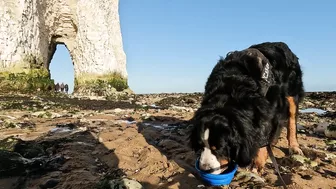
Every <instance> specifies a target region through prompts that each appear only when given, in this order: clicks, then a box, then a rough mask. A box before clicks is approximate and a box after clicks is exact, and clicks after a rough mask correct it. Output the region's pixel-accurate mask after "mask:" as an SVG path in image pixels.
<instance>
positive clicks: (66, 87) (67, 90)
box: [64, 84, 69, 94]
mask: <svg viewBox="0 0 336 189" xmlns="http://www.w3.org/2000/svg"><path fill="white" fill-rule="evenodd" d="M64 90H65V92H66V94H68V92H69V85H68V84H65V85H64Z"/></svg>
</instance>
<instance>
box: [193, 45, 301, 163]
mask: <svg viewBox="0 0 336 189" xmlns="http://www.w3.org/2000/svg"><path fill="white" fill-rule="evenodd" d="M251 48H252V49H258V50H259V51H260V52H261V53H262V55H263V56H264V57H262V56H259V55H256V54H253V53H247V52H248V51H234V52H232V53H229V54H228V55H227V56H226V58H225V59H224V58H220V60H219V61H218V63H217V65H216V66H215V67H214V68H213V70H212V73H211V74H210V76H209V78H208V80H207V82H206V85H205V92H204V96H203V100H202V103H201V107H200V108H199V109H198V110H197V111H196V112H195V114H194V117H193V118H192V119H191V121H192V123H193V125H194V127H193V129H192V132H191V135H190V144H191V147H192V148H193V150H195V151H196V152H197V151H199V150H202V149H203V147H204V144H203V143H202V137H203V133H204V131H205V129H206V128H209V130H210V136H209V144H210V146H215V147H216V150H213V151H212V153H213V154H215V155H216V156H217V157H220V158H225V159H228V160H234V161H235V162H236V163H237V164H238V165H239V166H240V167H246V166H248V165H250V164H251V163H252V161H253V159H254V157H255V156H256V154H257V152H258V150H259V148H260V147H263V146H265V145H267V144H270V143H272V141H275V140H277V138H278V137H279V134H280V131H281V128H282V127H283V125H284V123H285V122H286V121H287V120H288V118H289V103H288V101H287V100H286V97H288V96H292V97H293V98H294V99H295V103H296V105H297V106H296V107H298V103H299V102H301V101H302V99H303V97H304V87H303V82H302V71H301V68H300V65H299V61H298V58H297V56H296V55H295V54H294V53H293V52H292V51H291V50H290V48H289V47H288V46H287V44H286V43H283V42H265V43H261V44H257V45H252V46H250V47H249V48H248V49H247V50H250V49H251ZM265 57H266V58H265ZM258 58H259V59H258ZM260 60H262V61H260ZM267 62H269V64H270V72H269V74H270V75H269V81H270V83H269V84H268V83H267V82H265V81H264V80H263V79H262V78H261V76H262V73H263V69H264V66H265V65H266V64H267ZM267 85H268V86H267ZM263 89H266V91H267V93H266V95H265V96H264V93H263Z"/></svg>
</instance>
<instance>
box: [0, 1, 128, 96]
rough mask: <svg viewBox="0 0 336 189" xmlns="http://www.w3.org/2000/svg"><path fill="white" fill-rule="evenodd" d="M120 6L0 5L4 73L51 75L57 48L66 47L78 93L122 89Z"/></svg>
mask: <svg viewBox="0 0 336 189" xmlns="http://www.w3.org/2000/svg"><path fill="white" fill-rule="evenodd" d="M118 5H119V0H89V1H88V0H1V1H0V17H1V19H0V72H2V73H18V72H23V71H25V73H28V72H29V71H30V70H32V69H35V70H36V69H37V70H40V71H41V72H43V71H45V70H47V71H49V64H50V61H51V59H52V56H53V54H54V53H55V50H56V45H57V44H65V45H66V47H67V48H68V50H69V52H70V55H71V58H72V61H73V64H74V69H75V92H77V93H86V94H87V93H95V94H97V93H100V95H104V94H106V93H109V89H111V91H113V90H114V91H115V89H117V90H122V89H124V88H125V86H127V71H126V55H125V52H124V50H123V44H122V36H121V29H120V21H119V10H118ZM35 75H36V74H35ZM40 75H43V74H40ZM4 79H5V76H3V77H2V80H4ZM0 82H1V79H0ZM97 85H98V86H97ZM102 89H104V91H101V90H102ZM112 89H113V90H112ZM99 90H100V91H99ZM88 95H89V94H88Z"/></svg>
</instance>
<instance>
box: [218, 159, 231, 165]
mask: <svg viewBox="0 0 336 189" xmlns="http://www.w3.org/2000/svg"><path fill="white" fill-rule="evenodd" d="M219 163H220V165H221V166H223V165H228V164H229V161H228V160H227V159H221V160H219Z"/></svg>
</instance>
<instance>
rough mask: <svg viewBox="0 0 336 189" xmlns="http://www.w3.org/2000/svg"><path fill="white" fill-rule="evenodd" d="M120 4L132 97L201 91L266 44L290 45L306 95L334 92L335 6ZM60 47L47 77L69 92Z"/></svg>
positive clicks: (218, 0) (171, 0)
mask: <svg viewBox="0 0 336 189" xmlns="http://www.w3.org/2000/svg"><path fill="white" fill-rule="evenodd" d="M119 5H120V7H119V13H120V22H121V30H122V36H123V44H124V50H125V53H126V56H127V71H128V74H129V78H128V79H129V80H128V81H129V85H130V87H131V89H132V90H133V91H134V92H136V93H160V92H200V91H203V89H204V84H205V82H206V79H207V77H208V75H209V74H210V72H211V70H212V68H213V66H214V65H215V64H216V62H217V60H218V59H219V56H225V55H226V53H227V52H229V51H232V50H239V49H244V48H246V47H248V46H250V45H252V44H256V43H260V42H265V41H283V42H286V43H287V44H288V45H289V47H290V48H291V49H292V50H293V51H294V53H295V54H296V55H297V56H298V57H299V59H300V63H301V65H302V69H303V72H304V84H305V88H306V90H307V91H331V90H336V82H335V81H336V61H335V60H336V52H335V50H336V48H335V42H336V22H335V20H336V12H335V11H334V9H335V7H336V1H332V0H325V1H323V3H322V1H320V3H318V1H309V2H308V1H289V0H283V1H266V0H259V1H238V0H236V1H224V0H211V1H201V0H142V1H138V0H120V4H119ZM58 47H59V48H58V50H57V51H56V53H55V55H54V58H53V60H52V64H51V68H50V69H51V72H52V77H53V78H55V79H56V81H57V80H59V79H61V80H60V81H59V82H61V81H63V80H64V82H67V83H69V84H70V87H72V86H73V67H72V64H71V59H70V57H69V53H68V52H67V50H66V49H65V48H64V47H63V48H60V46H58ZM53 62H56V63H53ZM56 64H57V66H56ZM61 68H62V69H63V68H64V69H68V70H69V71H67V72H64V71H63V70H62V71H60V70H59V69H61Z"/></svg>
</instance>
